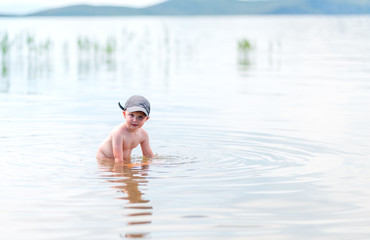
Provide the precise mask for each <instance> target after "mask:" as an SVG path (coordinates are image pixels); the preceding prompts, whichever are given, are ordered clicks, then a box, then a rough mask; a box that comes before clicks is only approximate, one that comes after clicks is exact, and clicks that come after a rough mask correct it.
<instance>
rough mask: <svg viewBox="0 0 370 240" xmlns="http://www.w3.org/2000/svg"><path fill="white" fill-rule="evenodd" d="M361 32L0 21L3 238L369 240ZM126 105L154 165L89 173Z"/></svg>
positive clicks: (183, 23)
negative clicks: (139, 109)
mask: <svg viewBox="0 0 370 240" xmlns="http://www.w3.org/2000/svg"><path fill="white" fill-rule="evenodd" d="M369 26H370V17H369V16H350V17H339V16H330V17H325V16H278V17H277V16H245V17H127V18H125V17H122V18H19V19H18V18H14V19H8V18H1V19H0V40H1V41H2V46H3V47H4V46H5V48H3V49H5V50H3V52H2V56H1V62H0V64H1V67H2V68H1V69H2V71H1V77H0V92H1V93H0V153H1V160H0V174H1V185H0V186H1V192H0V209H1V210H0V212H1V214H0V226H1V227H0V228H1V231H0V238H1V239H16V240H17V239H37V240H42V239H47V240H53V239H79V240H80V239H89V240H91V239H129V238H137V239H161V240H163V239H181V240H182V239H212V240H213V239H228V240H229V239H264V240H265V239H274V240H275V239H284V240H286V239H292V240H293V239H333V240H334V239H335V240H338V239H369V238H370V229H369V225H370V174H369V173H370V159H369V155H370V146H369V142H370V111H369V105H370V54H369V52H370V31H369ZM6 36H7V37H6ZM243 40H245V41H246V42H248V43H250V45H251V46H252V48H251V49H249V50H248V49H246V50H245V49H244V50H243V49H238V44H239V42H242V41H243ZM134 94H141V95H144V96H146V97H147V98H148V99H149V100H150V102H151V104H152V113H151V119H150V120H149V121H148V122H147V123H146V124H145V126H144V127H145V129H146V130H147V131H148V133H149V135H150V141H151V147H152V149H153V151H154V152H155V153H156V154H157V157H156V158H155V159H153V160H151V161H148V162H146V161H144V162H143V161H142V159H141V158H140V149H137V150H135V151H134V153H133V159H132V162H131V163H132V164H131V165H127V166H119V165H116V166H115V165H114V164H113V163H111V162H97V161H96V159H95V153H96V149H97V146H98V145H99V143H100V142H101V141H102V140H103V139H104V138H105V137H106V135H107V134H108V133H109V132H110V130H111V129H112V128H113V127H114V126H115V125H117V124H119V123H121V122H122V121H123V117H122V112H121V111H120V109H119V108H118V105H117V102H118V101H125V100H126V99H127V98H128V97H130V96H131V95H134Z"/></svg>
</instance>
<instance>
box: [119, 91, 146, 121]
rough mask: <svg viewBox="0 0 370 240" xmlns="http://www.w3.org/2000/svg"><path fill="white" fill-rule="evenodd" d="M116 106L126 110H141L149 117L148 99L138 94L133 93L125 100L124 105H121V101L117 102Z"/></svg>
mask: <svg viewBox="0 0 370 240" xmlns="http://www.w3.org/2000/svg"><path fill="white" fill-rule="evenodd" d="M118 106H119V107H120V108H121V109H122V110H123V111H128V112H143V113H144V114H145V115H146V116H147V117H149V113H150V103H149V101H148V100H147V99H146V98H145V97H143V96H139V95H134V96H132V97H130V98H129V99H128V100H127V101H126V104H125V106H124V107H122V105H121V103H120V102H118Z"/></svg>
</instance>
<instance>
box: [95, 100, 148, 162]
mask: <svg viewBox="0 0 370 240" xmlns="http://www.w3.org/2000/svg"><path fill="white" fill-rule="evenodd" d="M118 105H119V107H120V108H121V109H122V110H123V116H124V118H125V119H126V121H125V122H124V123H122V124H120V125H118V126H117V127H115V128H114V129H113V130H112V132H111V133H110V134H109V136H108V137H107V138H106V139H105V140H104V141H103V142H102V143H101V144H100V146H99V148H98V152H97V154H96V158H97V159H98V160H102V159H107V158H108V159H114V161H115V162H116V163H119V162H123V161H124V160H130V157H131V151H132V149H134V148H135V147H137V146H138V145H139V143H140V146H141V151H142V152H143V156H144V157H148V158H152V157H154V154H153V152H152V150H151V148H150V146H149V136H148V133H147V132H146V131H145V130H144V129H143V128H141V127H142V126H143V125H144V123H145V122H146V121H148V119H149V113H150V103H149V101H148V100H147V99H146V98H144V97H143V96H138V95H135V96H132V97H130V98H129V99H128V100H127V102H126V104H125V106H124V107H122V105H121V103H119V102H118Z"/></svg>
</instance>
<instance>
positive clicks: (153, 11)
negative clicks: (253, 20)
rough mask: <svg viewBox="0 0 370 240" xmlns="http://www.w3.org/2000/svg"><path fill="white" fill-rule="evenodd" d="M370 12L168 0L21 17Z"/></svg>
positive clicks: (269, 2)
mask: <svg viewBox="0 0 370 240" xmlns="http://www.w3.org/2000/svg"><path fill="white" fill-rule="evenodd" d="M247 14H370V0H261V1H257V0H254V1H242V0H240V1H238V0H168V1H167V2H163V3H160V4H157V5H154V6H150V7H145V8H130V7H116V6H90V5H75V6H69V7H63V8H56V9H50V10H46V11H40V12H36V13H33V14H28V15H24V16H133V15H247Z"/></svg>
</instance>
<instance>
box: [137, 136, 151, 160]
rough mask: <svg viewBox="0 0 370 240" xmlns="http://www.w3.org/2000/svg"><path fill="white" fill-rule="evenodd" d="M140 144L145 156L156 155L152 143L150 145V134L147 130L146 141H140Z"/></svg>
mask: <svg viewBox="0 0 370 240" xmlns="http://www.w3.org/2000/svg"><path fill="white" fill-rule="evenodd" d="M140 146H141V151H142V152H143V156H144V157H149V158H153V157H154V154H153V152H152V149H151V148H150V145H149V135H148V134H147V133H146V132H144V141H142V142H141V143H140Z"/></svg>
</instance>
